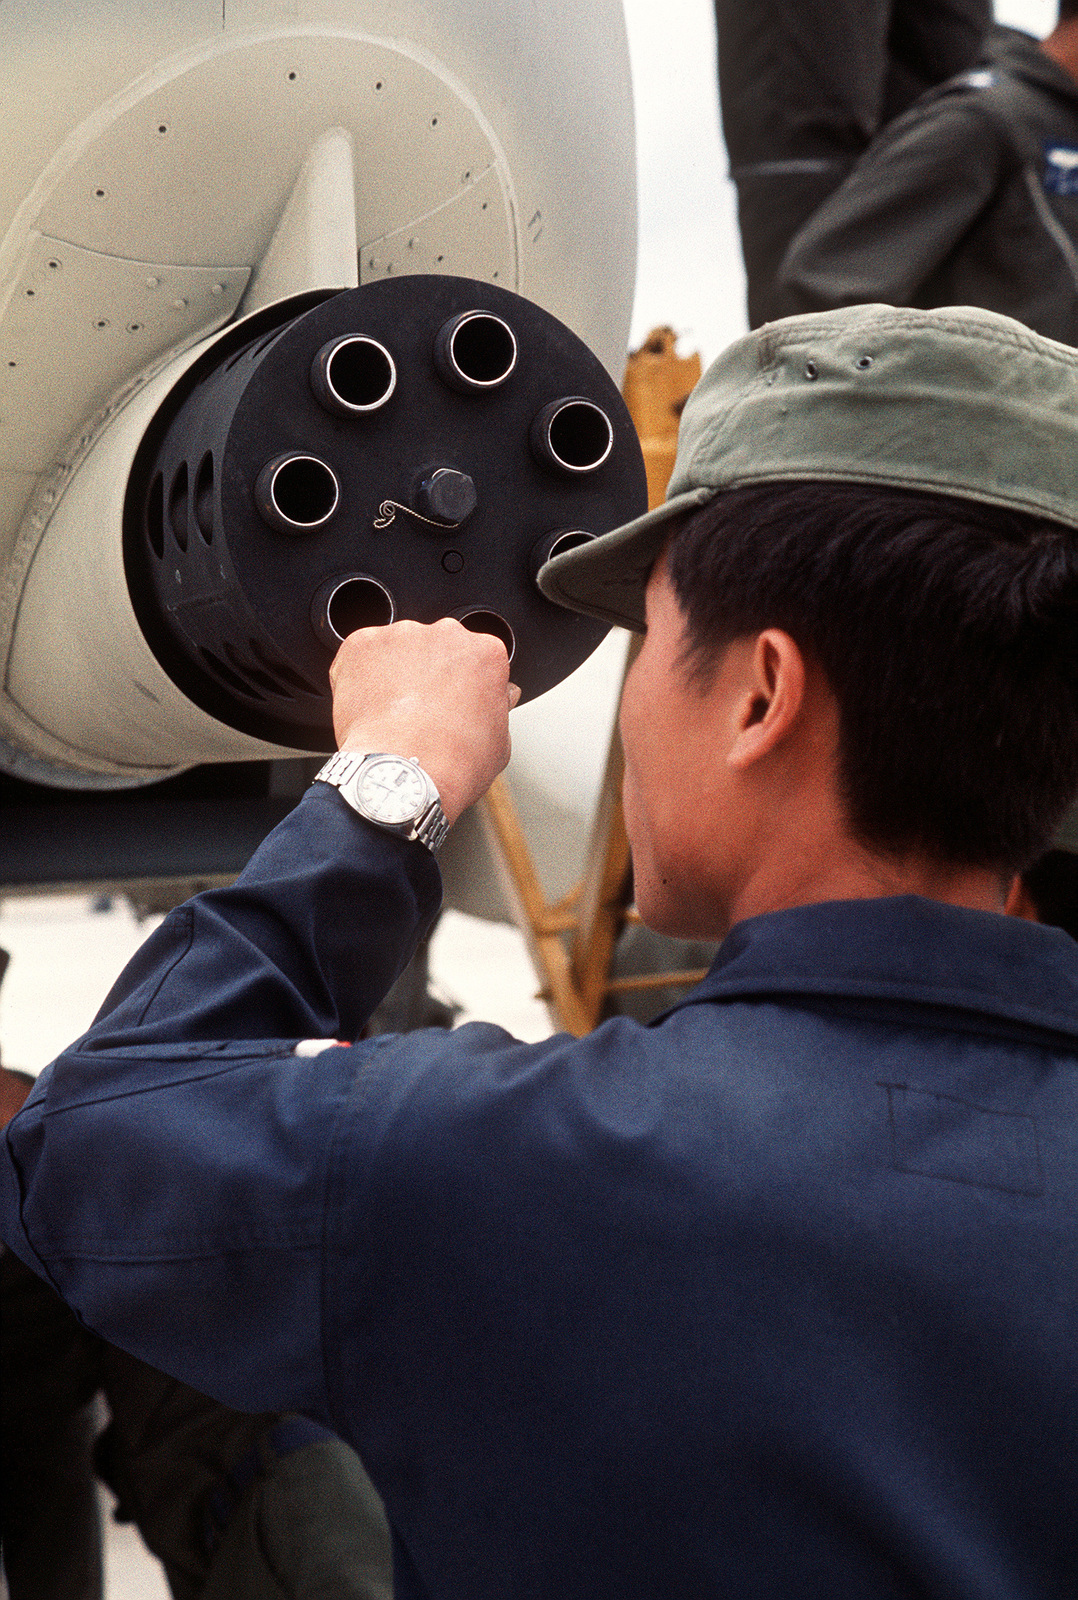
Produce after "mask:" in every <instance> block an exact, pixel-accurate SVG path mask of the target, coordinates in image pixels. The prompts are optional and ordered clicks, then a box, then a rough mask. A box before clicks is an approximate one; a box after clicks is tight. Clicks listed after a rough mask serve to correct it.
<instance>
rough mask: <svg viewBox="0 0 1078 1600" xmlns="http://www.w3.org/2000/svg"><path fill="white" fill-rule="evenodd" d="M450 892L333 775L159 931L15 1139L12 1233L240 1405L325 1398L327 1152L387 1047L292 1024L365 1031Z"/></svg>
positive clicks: (5, 1205) (126, 1328)
mask: <svg viewBox="0 0 1078 1600" xmlns="http://www.w3.org/2000/svg"><path fill="white" fill-rule="evenodd" d="M439 898H440V878H439V874H438V870H437V867H436V866H435V864H434V862H433V859H432V858H431V857H430V855H429V854H428V853H427V852H426V851H425V850H424V849H423V847H422V846H421V845H418V844H414V843H412V844H409V843H407V842H406V841H404V840H398V839H395V838H392V837H390V836H388V835H386V834H385V833H382V832H380V831H379V830H377V829H373V828H370V827H369V826H368V825H367V824H366V823H364V822H363V821H362V820H361V819H360V818H359V817H357V816H356V815H355V814H354V813H353V812H352V811H351V810H350V809H349V808H348V806H347V805H346V804H345V803H344V802H343V801H342V800H341V798H340V796H339V795H337V794H336V792H335V791H333V790H332V789H330V788H328V787H326V786H324V785H317V786H315V787H314V788H313V789H312V790H311V791H309V793H308V794H307V796H305V798H304V799H303V800H302V801H301V803H300V805H299V806H298V807H297V808H296V810H295V811H294V812H293V813H292V814H291V815H290V816H289V817H288V818H286V819H285V821H284V822H282V823H281V824H280V825H279V827H278V828H276V829H275V830H274V832H273V833H272V834H271V835H270V836H269V838H268V839H267V840H266V841H265V842H264V843H263V844H262V845H261V846H260V848H259V849H258V851H257V852H256V854H255V855H254V857H253V858H252V860H251V862H250V864H249V865H248V867H247V868H246V869H245V870H244V872H243V873H242V874H241V875H240V877H239V878H238V879H237V881H236V883H235V884H234V885H233V886H232V887H231V888H227V889H215V890H211V891H209V892H208V893H205V894H202V895H198V896H196V897H195V899H194V900H191V901H188V902H187V904H186V905H184V906H181V907H179V908H178V909H177V910H176V911H174V912H173V913H171V914H170V916H169V917H168V918H166V920H165V922H164V923H163V924H162V926H161V927H160V928H159V929H158V930H157V931H156V933H154V934H153V935H152V936H151V938H150V939H149V940H147V942H146V944H145V945H144V946H143V947H142V949H141V950H140V951H139V952H138V953H137V955H136V956H135V958H134V960H133V961H132V962H131V963H130V964H129V965H128V967H127V968H126V969H125V971H124V973H123V974H122V976H121V978H120V979H119V981H118V983H117V984H116V985H115V987H114V988H113V990H112V992H111V993H110V994H109V996H108V998H107V999H106V1001H105V1003H104V1005H103V1007H102V1009H101V1011H100V1012H99V1014H98V1016H97V1018H96V1019H95V1021H94V1023H93V1026H92V1027H91V1029H90V1030H89V1032H88V1033H87V1034H86V1035H85V1036H84V1037H83V1038H82V1039H80V1040H77V1041H76V1042H75V1043H74V1044H73V1045H72V1046H71V1047H70V1049H68V1050H67V1051H65V1052H64V1054H63V1055H61V1056H60V1057H59V1058H58V1059H57V1060H56V1061H55V1062H54V1063H53V1064H52V1066H51V1067H48V1068H46V1070H45V1072H44V1073H42V1075H41V1077H40V1079H39V1080H38V1083H37V1085H36V1086H35V1088H34V1090H33V1091H32V1093H31V1095H30V1097H29V1098H28V1100H27V1102H26V1104H25V1106H24V1108H23V1110H22V1111H21V1112H20V1113H19V1114H18V1115H17V1116H16V1117H15V1118H14V1119H13V1120H12V1121H11V1122H10V1123H9V1124H8V1127H7V1129H6V1130H5V1142H4V1147H3V1152H2V1156H0V1220H2V1232H3V1237H4V1239H5V1240H6V1241H7V1242H8V1243H9V1244H10V1246H11V1247H12V1249H14V1251H15V1253H16V1254H17V1255H19V1256H21V1257H22V1259H23V1260H24V1261H26V1262H27V1264H28V1265H30V1266H31V1267H33V1268H34V1269H35V1270H36V1271H37V1272H38V1273H40V1274H41V1275H42V1276H43V1277H45V1278H46V1279H47V1280H48V1281H50V1282H51V1283H52V1284H53V1285H54V1287H55V1288H56V1289H57V1290H58V1291H59V1293H60V1294H61V1295H62V1297H63V1298H64V1299H65V1300H66V1301H67V1302H68V1304H69V1305H71V1306H72V1307H73V1309H74V1310H75V1312H76V1314H77V1315H78V1316H79V1317H80V1319H81V1320H82V1321H83V1322H84V1324H85V1325H86V1326H87V1327H89V1328H91V1329H92V1330H93V1331H94V1332H96V1333H99V1334H101V1335H102V1336H103V1337H104V1338H106V1339H108V1340H109V1341H110V1342H111V1343H113V1344H116V1345H119V1346H120V1348H121V1349H124V1350H128V1351H129V1352H130V1353H131V1354H133V1355H136V1356H139V1357H140V1358H141V1359H142V1360H144V1361H148V1362H150V1363H151V1364H152V1365H153V1366H156V1367H159V1368H161V1369H162V1370H163V1371H165V1372H168V1373H170V1374H172V1375H173V1376H175V1377H178V1378H181V1379H183V1380H184V1381H185V1382H187V1383H189V1384H191V1385H192V1386H194V1387H195V1388H198V1389H201V1390H202V1392H203V1393H206V1394H209V1395H212V1396H213V1397H214V1398H216V1399H219V1400H222V1401H224V1402H225V1403H226V1404H229V1405H231V1406H234V1407H235V1408H236V1409H239V1410H250V1411H255V1410H284V1409H294V1410H303V1411H307V1412H309V1413H311V1414H314V1415H316V1416H327V1415H328V1412H327V1399H326V1393H325V1381H324V1374H323V1352H322V1343H321V1340H322V1326H321V1324H322V1288H323V1283H322V1275H323V1240H324V1236H325V1229H326V1217H325V1206H326V1183H327V1173H328V1169H329V1164H330V1161H331V1153H332V1147H333V1143H334V1139H335V1137H336V1134H337V1129H338V1125H339V1123H340V1121H341V1118H342V1117H343V1116H344V1115H345V1112H346V1108H347V1106H348V1103H349V1101H350V1099H351V1096H352V1094H353V1092H354V1090H355V1087H356V1083H357V1079H358V1078H359V1077H360V1076H361V1075H362V1072H363V1070H364V1067H365V1065H366V1063H367V1062H368V1061H369V1059H370V1056H371V1054H372V1052H374V1051H377V1050H378V1049H379V1048H380V1046H379V1045H378V1043H377V1041H371V1042H369V1043H367V1044H363V1045H357V1046H355V1047H353V1048H344V1049H328V1050H326V1051H324V1052H323V1053H322V1054H320V1055H317V1056H314V1057H304V1056H296V1054H295V1044H296V1042H297V1040H298V1039H301V1038H329V1039H348V1038H350V1037H353V1038H354V1037H355V1036H356V1035H357V1034H358V1033H359V1032H360V1030H361V1029H362V1026H363V1024H364V1022H365V1021H366V1019H367V1017H368V1016H369V1015H370V1013H371V1011H372V1010H373V1009H374V1007H375V1006H376V1005H377V1004H378V1002H379V1001H380V1000H381V999H382V997H383V996H384V994H385V992H386V990H387V989H388V987H389V986H390V984H391V983H392V982H393V980H394V978H395V977H396V976H397V974H398V973H399V972H400V971H401V970H402V968H403V967H404V966H405V964H406V963H407V961H408V960H409V958H410V956H411V954H412V952H413V950H414V948H415V944H416V941H417V938H418V937H419V936H420V935H421V933H422V932H423V931H424V929H425V928H426V926H428V925H429V923H430V920H431V918H432V917H433V915H434V913H435V912H436V910H437V907H438V903H439ZM163 1305H164V1306H165V1308H166V1314H165V1315H162V1306H163Z"/></svg>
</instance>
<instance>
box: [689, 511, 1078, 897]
mask: <svg viewBox="0 0 1078 1600" xmlns="http://www.w3.org/2000/svg"><path fill="white" fill-rule="evenodd" d="M669 561H670V569H669V570H670V576H671V580H672V582H673V585H674V588H675V591H676V593H677V596H678V599H679V602H680V604H681V607H682V610H683V611H684V612H685V614H686V619H687V652H686V665H687V668H688V670H689V671H690V672H691V673H693V674H701V673H702V674H704V675H705V676H706V675H707V674H708V673H709V672H710V671H711V670H712V668H713V666H714V664H715V662H716V660H717V658H718V656H719V655H720V653H721V652H722V650H723V649H724V648H725V646H726V645H728V644H729V643H730V642H731V641H732V640H733V639H736V638H742V637H744V636H745V635H747V634H751V633H754V632H758V631H759V630H761V629H763V628H767V627H777V628H782V629H783V630H784V631H785V632H787V633H789V634H790V635H791V636H792V637H793V638H794V639H795V640H796V641H797V643H798V644H799V645H800V647H801V648H802V649H803V650H804V651H805V652H806V653H807V654H809V655H810V656H812V657H814V658H815V659H816V661H817V662H818V663H819V665H820V666H821V667H822V669H823V671H824V673H825V674H826V677H827V679H828V682H829V684H830V686H831V688H832V690H833V692H834V694H835V698H836V700H837V702H838V707H839V718H840V749H839V762H840V780H841V784H842V793H843V799H844V802H845V806H846V812H847V817H848V819H849V824H850V827H851V830H852V832H853V833H854V835H855V837H857V838H858V839H860V840H861V841H862V842H863V843H865V844H866V845H868V846H870V847H871V848H874V849H877V850H882V851H884V852H885V853H888V854H896V855H901V854H905V853H906V852H908V851H917V852H921V853H924V854H927V855H929V856H931V857H932V858H934V859H936V860H940V861H945V862H950V863H954V864H963V865H970V866H983V867H992V868H994V869H995V868H998V869H999V870H1000V871H1009V872H1013V871H1018V870H1020V869H1021V868H1023V867H1025V866H1026V865H1027V864H1028V863H1029V862H1031V861H1032V860H1034V858H1035V857H1037V856H1038V855H1040V854H1041V853H1042V852H1043V850H1044V849H1045V847H1046V845H1047V843H1048V841H1049V839H1050V837H1051V835H1052V834H1053V832H1054V831H1055V828H1056V827H1057V826H1058V824H1059V822H1060V820H1061V819H1062V816H1063V813H1064V812H1065V810H1066V808H1067V806H1068V805H1069V803H1070V802H1071V801H1072V800H1073V798H1074V794H1075V791H1076V790H1078V534H1076V533H1075V532H1074V531H1073V530H1069V529H1067V528H1065V527H1063V526H1061V525H1060V524H1058V523H1055V522H1051V521H1049V520H1047V519H1045V518H1042V517H1034V516H1028V515H1025V514H1024V513H1021V512H1016V511H1011V510H1008V509H1005V508H1002V507H996V506H989V505H983V504H980V503H978V502H974V501H970V500H960V499H953V498H950V497H948V496H944V495H937V494H925V493H921V492H918V491H912V490H905V489H896V488H890V487H876V486H874V485H860V484H848V483H769V484H763V485H760V486H755V487H752V488H746V489H733V490H727V491H725V492H723V493H720V494H717V495H716V496H715V498H714V499H713V500H711V501H709V502H708V504H707V505H706V506H704V507H703V508H702V510H700V511H699V512H697V513H696V514H694V515H693V516H692V517H690V518H688V519H687V520H686V521H685V522H684V523H683V524H682V525H681V526H680V528H678V529H677V530H676V531H675V533H674V534H673V536H672V538H671V540H670V545H669Z"/></svg>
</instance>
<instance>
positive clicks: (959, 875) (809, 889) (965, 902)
mask: <svg viewBox="0 0 1078 1600" xmlns="http://www.w3.org/2000/svg"><path fill="white" fill-rule="evenodd" d="M835 843H836V841H832V845H833V846H834V844H835ZM1008 888H1009V880H1008V879H1005V878H1003V877H1001V875H1000V873H999V872H998V871H996V870H994V869H988V868H982V867H967V866H962V865H958V864H956V863H948V862H937V861H933V860H929V859H926V858H924V857H920V856H905V857H900V858H895V857H890V856H882V855H877V854H875V853H874V852H871V851H869V850H866V849H865V848H863V847H862V846H860V845H858V844H857V843H856V842H855V841H853V840H849V839H847V840H846V841H844V844H843V845H842V846H841V847H839V848H832V850H831V851H830V852H824V851H821V852H819V853H817V852H815V851H813V850H811V849H810V850H809V851H808V852H807V853H805V854H796V853H793V852H788V851H783V852H780V853H778V854H776V855H775V856H773V857H771V858H770V859H766V858H765V859H763V860H761V861H759V863H758V865H757V868H756V870H755V871H754V872H753V873H752V874H751V876H749V877H748V878H747V880H746V881H745V882H744V883H743V884H742V886H741V888H740V890H739V892H738V893H737V894H736V896H735V898H734V901H733V903H732V905H731V908H730V910H731V916H730V925H731V926H732V925H733V924H734V923H735V922H741V921H743V920H744V919H745V918H746V917H754V916H760V915H762V914H763V913H764V912H768V911H784V910H788V909H790V908H791V907H793V906H798V905H813V904H816V903H818V902H820V901H823V900H875V899H880V898H882V897H884V896H886V895H906V894H913V895H921V896H923V897H924V898H925V899H928V900H939V901H942V902H943V903H944V904H946V905H955V906H965V907H968V908H969V909H970V910H973V911H995V912H1002V911H1003V910H1004V907H1005V903H1006V896H1007V890H1008Z"/></svg>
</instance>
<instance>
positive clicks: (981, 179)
mask: <svg viewBox="0 0 1078 1600" xmlns="http://www.w3.org/2000/svg"><path fill="white" fill-rule="evenodd" d="M877 300H883V301H886V302H888V303H890V304H894V305H911V306H926V307H927V306H944V305H975V306H986V307H987V308H988V309H990V310H993V311H1000V312H1003V313H1004V314H1005V315H1008V316H1012V317H1017V318H1018V319H1019V320H1020V321H1021V322H1025V323H1026V324H1027V325H1028V326H1029V327H1031V328H1035V329H1036V330H1037V332H1038V333H1043V334H1046V335H1047V336H1048V337H1049V338H1053V339H1060V340H1063V341H1064V342H1065V343H1067V344H1078V0H1062V4H1061V6H1060V21H1059V23H1058V25H1057V27H1056V28H1055V30H1054V32H1053V33H1052V34H1050V35H1049V37H1048V38H1047V39H1045V40H1044V41H1043V42H1042V43H1040V44H1038V43H1037V42H1036V41H1035V40H1033V39H1031V38H1029V37H1028V36H1027V35H1025V34H1021V33H1017V32H1015V31H1013V30H1010V29H1000V30H998V32H997V33H996V34H995V35H993V40H992V48H991V50H990V52H989V54H988V55H987V57H986V60H985V63H984V65H983V66H980V67H978V68H977V69H975V70H973V71H971V72H967V73H964V74H963V75H961V76H960V77H958V78H955V79H954V80H952V81H951V82H950V83H948V84H946V85H944V86H943V87H942V88H940V89H937V90H935V91H933V92H932V93H930V94H927V95H925V96H924V97H923V98H922V99H921V100H919V101H918V102H917V104H916V105H915V106H914V107H913V108H912V109H911V110H910V111H908V112H907V113H906V114H905V116H902V117H900V118H898V120H897V121H895V122H892V123H890V124H889V125H888V126H887V127H886V128H885V129H884V131H883V132H882V133H881V134H880V135H879V137H878V138H877V139H876V140H875V142H874V143H873V144H872V145H871V147H870V148H869V150H868V151H867V152H866V153H865V154H864V155H863V156H862V157H861V159H860V160H859V161H858V163H857V165H856V167H855V168H854V170H853V171H852V173H851V174H850V176H849V177H848V178H847V179H846V181H845V182H844V183H843V184H842V185H841V187H840V188H838V189H836V190H835V192H834V193H833V194H832V195H831V196H830V198H829V199H828V200H826V201H825V202H824V204H823V205H821V206H820V207H819V209H818V210H817V211H815V212H814V213H813V215H812V216H811V218H810V219H809V220H808V221H807V222H806V223H805V224H804V226H803V227H802V229H801V230H800V232H799V233H798V234H797V235H796V236H795V237H794V239H793V240H792V242H791V244H790V246H789V250H788V252H787V254H786V258H785V260H784V262H783V264H782V268H781V271H780V273H779V277H778V283H777V285H776V297H775V301H774V304H775V308H776V312H777V314H778V315H781V316H786V315H793V314H794V313H797V312H805V311H819V310H827V309H830V308H832V307H834V306H843V305H856V304H858V303H864V302H868V301H877Z"/></svg>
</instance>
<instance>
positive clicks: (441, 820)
mask: <svg viewBox="0 0 1078 1600" xmlns="http://www.w3.org/2000/svg"><path fill="white" fill-rule="evenodd" d="M314 781H315V782H316V783H326V784H329V785H331V786H332V787H333V788H335V789H337V791H338V792H339V793H340V795H341V798H342V799H343V800H344V801H345V802H346V803H347V804H348V805H349V806H351V808H352V810H353V811H355V812H356V813H357V815H359V816H361V817H363V818H364V819H365V820H366V821H367V822H369V823H371V824H372V825H373V826H374V827H376V828H382V829H384V830H385V831H386V832H387V833H393V834H396V836H397V837H398V838H403V839H409V840H415V841H416V842H417V843H419V844H422V845H425V846H426V848H427V849H428V850H429V851H430V852H431V854H432V855H433V854H435V853H436V852H437V850H438V848H439V846H440V845H441V843H442V841H443V839H444V838H445V836H446V834H447V833H448V831H449V822H448V820H447V819H446V815H445V812H444V811H443V810H442V806H441V800H440V797H439V794H438V788H437V785H436V784H435V782H434V780H433V778H432V777H431V776H430V774H429V773H428V772H426V771H425V770H424V769H423V767H421V766H420V764H419V762H418V761H417V760H416V758H415V757H414V756H399V755H396V754H394V753H392V752H389V751H381V750H356V749H353V748H346V749H343V750H338V752H337V754H336V755H334V756H331V757H330V758H329V760H328V761H327V762H326V763H325V765H324V766H323V767H322V769H321V771H319V772H318V773H317V774H316V775H315V779H314Z"/></svg>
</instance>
